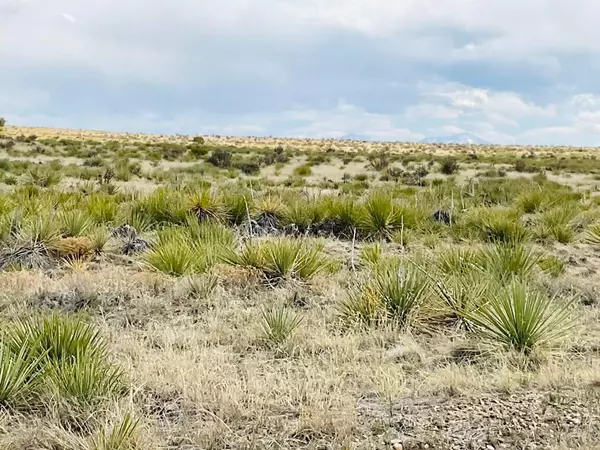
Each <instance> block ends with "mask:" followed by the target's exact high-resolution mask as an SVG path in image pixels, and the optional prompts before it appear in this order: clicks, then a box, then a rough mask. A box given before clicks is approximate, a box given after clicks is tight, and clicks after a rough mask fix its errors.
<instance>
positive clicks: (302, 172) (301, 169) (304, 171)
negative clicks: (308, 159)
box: [294, 164, 312, 177]
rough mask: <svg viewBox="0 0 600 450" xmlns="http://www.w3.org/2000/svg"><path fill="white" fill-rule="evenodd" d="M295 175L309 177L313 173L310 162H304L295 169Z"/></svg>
mask: <svg viewBox="0 0 600 450" xmlns="http://www.w3.org/2000/svg"><path fill="white" fill-rule="evenodd" d="M294 175H296V176H298V177H308V176H310V175H312V169H311V168H310V166H309V165H308V164H302V165H301V166H298V167H296V168H295V169H294Z"/></svg>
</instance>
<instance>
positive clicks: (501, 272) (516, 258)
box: [478, 244, 540, 280]
mask: <svg viewBox="0 0 600 450" xmlns="http://www.w3.org/2000/svg"><path fill="white" fill-rule="evenodd" d="M478 259H479V261H478V265H479V267H480V268H482V269H483V270H485V271H486V272H487V273H489V274H491V275H493V276H495V277H497V278H498V279H500V280H509V279H510V278H513V277H517V278H521V279H525V278H529V277H530V276H531V275H532V274H533V272H534V271H535V268H536V267H537V264H538V261H539V259H540V255H539V254H538V253H537V252H535V251H534V250H533V249H531V248H530V247H527V246H526V245H523V244H516V245H511V244H496V245H493V246H492V247H489V248H487V249H485V250H483V251H482V252H480V254H479V256H478Z"/></svg>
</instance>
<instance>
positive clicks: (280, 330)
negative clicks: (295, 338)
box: [261, 305, 302, 346]
mask: <svg viewBox="0 0 600 450" xmlns="http://www.w3.org/2000/svg"><path fill="white" fill-rule="evenodd" d="M261 315H262V321H261V331H262V338H263V339H264V341H265V342H267V343H268V344H269V345H271V346H280V345H282V344H284V343H285V342H286V341H287V340H289V339H290V337H291V336H292V334H293V333H294V331H295V330H296V328H298V326H300V323H301V322H302V316H300V315H298V314H296V313H294V312H292V311H289V310H288V309H287V308H286V307H285V306H283V305H281V306H278V307H274V308H272V309H270V310H265V309H263V310H262V314H261Z"/></svg>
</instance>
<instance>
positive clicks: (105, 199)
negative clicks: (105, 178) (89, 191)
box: [85, 194, 119, 224]
mask: <svg viewBox="0 0 600 450" xmlns="http://www.w3.org/2000/svg"><path fill="white" fill-rule="evenodd" d="M85 208H86V210H87V212H88V214H89V215H90V217H91V218H92V220H93V221H94V222H96V223H99V224H106V223H112V222H114V221H115V218H116V217H117V213H118V211H119V205H118V204H117V202H116V201H115V199H114V197H112V196H110V195H107V194H93V195H91V196H90V197H89V199H88V201H87V204H86V205H85Z"/></svg>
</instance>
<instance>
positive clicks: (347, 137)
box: [338, 134, 372, 141]
mask: <svg viewBox="0 0 600 450" xmlns="http://www.w3.org/2000/svg"><path fill="white" fill-rule="evenodd" d="M338 139H339V140H340V141H370V140H372V139H370V138H368V137H367V136H365V135H364V134H345V135H344V136H342V137H340V138H338Z"/></svg>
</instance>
